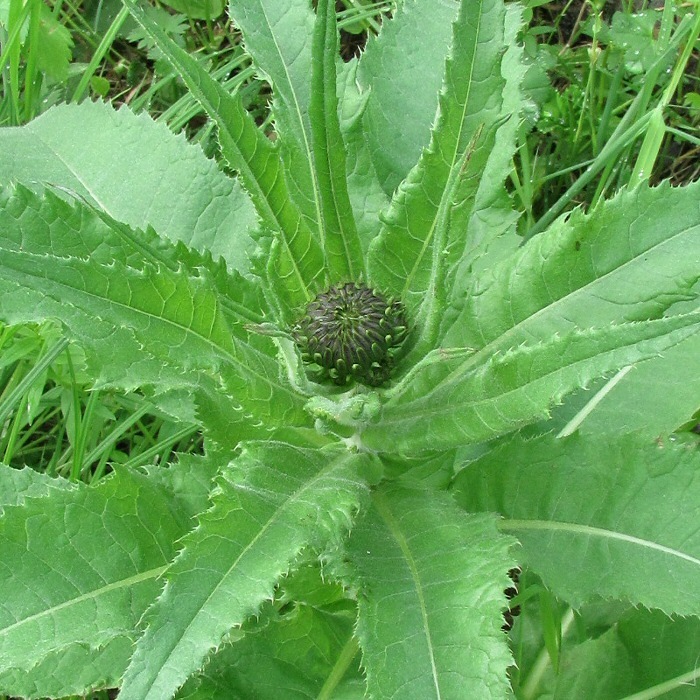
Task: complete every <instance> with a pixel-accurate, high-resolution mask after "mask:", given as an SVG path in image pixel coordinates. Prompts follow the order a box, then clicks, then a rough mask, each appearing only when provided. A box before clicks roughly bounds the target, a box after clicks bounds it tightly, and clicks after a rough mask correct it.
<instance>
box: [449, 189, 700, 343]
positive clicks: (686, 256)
mask: <svg viewBox="0 0 700 700" xmlns="http://www.w3.org/2000/svg"><path fill="white" fill-rule="evenodd" d="M699 236H700V183H699V182H696V183H693V184H691V185H689V186H687V187H677V188H673V187H671V186H670V185H668V183H666V184H663V185H660V186H659V187H656V188H653V189H651V188H648V187H646V186H641V187H639V188H637V189H635V190H632V191H625V192H623V193H622V194H619V195H618V196H617V197H615V198H614V199H612V200H610V201H608V202H605V203H602V204H600V205H599V206H598V207H597V208H596V209H595V210H594V211H593V212H592V213H590V214H583V213H582V212H581V211H580V210H577V211H575V212H574V213H573V214H571V216H570V217H562V218H560V219H558V220H557V221H556V222H555V223H554V224H553V225H552V226H551V227H550V228H549V229H548V230H547V231H546V232H544V233H542V234H540V235H539V236H537V237H535V238H534V239H533V240H531V241H530V242H528V243H527V245H525V246H523V247H522V248H521V249H519V250H518V251H517V252H516V253H515V254H513V255H511V256H510V257H508V258H505V259H504V260H503V261H502V262H500V263H499V264H498V265H494V266H492V267H491V268H488V269H484V270H483V271H482V272H481V273H480V274H479V275H478V276H477V277H475V279H474V281H473V283H472V284H471V286H470V287H469V289H468V290H467V292H466V293H465V296H464V299H463V300H462V305H463V308H462V309H461V312H460V313H459V316H458V318H457V320H456V322H455V324H454V326H453V327H452V329H451V330H450V332H449V333H448V335H447V337H446V338H445V340H444V341H443V344H444V345H446V346H448V347H472V348H488V347H489V345H490V347H491V350H490V351H491V352H495V351H496V349H498V348H500V349H502V350H503V349H506V348H507V347H513V346H515V345H518V344H519V343H523V342H528V343H529V342H532V341H534V340H544V339H546V338H550V337H551V336H552V335H553V334H555V333H562V332H566V331H568V330H570V329H572V328H586V327H589V326H594V325H603V324H605V323H619V322H621V321H630V320H639V319H647V318H656V317H658V316H661V315H662V314H663V313H664V312H665V311H666V309H668V308H669V306H671V304H673V303H674V302H676V301H682V300H685V299H687V298H688V297H689V296H690V294H691V290H692V287H693V285H694V283H695V282H696V281H697V279H698V277H700V246H698V244H697V241H698V237H699Z"/></svg>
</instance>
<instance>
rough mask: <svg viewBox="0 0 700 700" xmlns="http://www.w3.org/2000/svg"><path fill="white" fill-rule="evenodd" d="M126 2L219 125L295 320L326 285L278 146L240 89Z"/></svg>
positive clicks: (282, 296)
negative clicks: (267, 237)
mask: <svg viewBox="0 0 700 700" xmlns="http://www.w3.org/2000/svg"><path fill="white" fill-rule="evenodd" d="M126 4H127V6H128V7H129V11H130V12H131V13H132V15H133V16H134V18H135V19H136V20H137V21H138V22H139V23H140V24H141V25H142V26H143V27H144V29H145V30H146V31H147V32H148V33H149V35H150V36H151V37H152V38H153V40H154V42H155V43H156V45H157V46H158V48H159V49H160V50H161V51H162V52H163V55H164V56H165V57H166V59H167V60H168V61H169V62H170V63H171V64H172V65H173V67H174V68H175V70H177V72H178V74H179V75H180V76H181V77H182V79H183V80H184V81H185V83H186V84H187V86H188V88H189V89H190V91H191V93H192V94H193V95H194V97H195V98H196V99H197V100H198V101H199V103H200V104H201V105H202V107H203V108H204V109H205V111H206V112H207V114H208V115H209V117H210V118H211V119H212V121H213V122H214V123H215V124H216V125H217V129H218V136H219V142H220V143H221V151H222V154H223V156H224V157H225V158H226V160H227V161H228V162H229V164H230V165H231V166H232V167H233V168H235V169H236V170H237V171H238V174H239V177H240V178H241V181H242V182H243V184H244V185H245V187H246V190H247V191H248V192H249V193H250V197H251V199H252V201H253V203H254V204H255V207H256V209H257V211H258V215H259V216H260V219H261V221H262V224H263V227H264V229H265V231H266V232H267V233H268V234H271V235H273V236H275V237H276V241H277V242H278V249H277V251H276V253H275V254H274V255H273V256H272V260H273V262H272V269H271V271H270V281H271V283H272V284H273V285H275V286H276V287H277V289H278V297H279V299H278V301H279V302H281V303H282V304H283V305H284V307H285V311H286V314H287V320H288V321H293V320H296V318H297V316H298V315H299V313H300V309H303V308H304V306H305V305H306V303H307V302H308V301H310V300H311V298H312V297H313V296H314V295H313V293H312V291H311V290H312V289H314V288H315V287H316V286H317V285H319V284H321V278H322V275H323V256H322V253H321V249H320V247H319V244H318V242H317V241H316V240H315V239H314V238H313V236H312V234H311V231H310V230H309V228H308V226H307V225H306V223H305V222H304V220H303V219H302V218H301V215H300V213H299V211H298V210H297V208H296V207H295V206H294V205H293V204H292V202H291V201H290V196H289V191H288V189H287V185H286V182H285V178H284V176H283V171H282V166H281V164H280V160H279V151H278V149H277V148H275V146H274V145H273V144H272V142H271V141H270V140H269V139H268V138H267V137H266V136H265V135H264V134H263V133H262V132H261V131H260V130H259V129H258V128H257V126H256V124H255V122H254V121H253V119H252V117H251V116H250V115H249V114H248V113H247V112H246V110H245V108H244V107H243V103H242V101H241V99H240V96H239V95H238V94H233V95H231V94H229V93H228V92H227V91H226V90H225V89H224V88H223V87H222V86H221V85H220V84H219V83H218V82H216V81H215V80H214V79H213V78H212V77H211V76H210V75H209V74H208V72H207V71H206V70H205V69H204V68H203V67H202V66H201V65H200V64H199V63H197V61H195V60H194V59H193V58H192V57H191V56H190V55H189V54H188V53H187V52H186V51H183V50H182V49H180V47H178V46H177V45H176V44H175V43H174V42H173V41H172V40H170V39H169V38H168V37H167V35H165V34H164V33H163V32H162V31H161V30H160V28H159V27H158V25H157V24H156V23H155V22H153V21H152V20H151V19H150V18H149V16H148V14H147V13H146V12H144V11H143V9H142V8H140V7H139V6H138V5H137V4H136V3H134V2H131V1H130V0H126Z"/></svg>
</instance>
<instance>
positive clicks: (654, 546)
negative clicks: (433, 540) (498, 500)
mask: <svg viewBox="0 0 700 700" xmlns="http://www.w3.org/2000/svg"><path fill="white" fill-rule="evenodd" d="M497 525H498V528H499V529H500V530H504V531H506V532H517V531H522V530H541V531H552V532H561V533H571V534H576V535H581V536H582V537H597V538H600V539H605V540H616V541H620V542H624V543H626V544H631V545H637V546H640V547H643V548H645V549H651V550H654V551H657V552H661V553H662V554H667V555H669V556H672V557H675V558H677V559H681V560H683V561H687V562H689V563H691V564H693V565H695V566H697V567H699V568H700V558H698V557H694V556H692V555H691V554H686V553H685V552H682V551H680V550H678V549H675V548H674V547H668V546H666V545H663V544H660V543H658V542H654V541H652V540H648V539H645V538H642V537H637V536H635V535H628V534H626V533H624V532H618V531H616V530H611V529H609V528H604V527H597V526H595V525H583V524H580V523H570V522H566V521H562V520H541V519H532V520H517V519H513V520H499V521H498V523H497Z"/></svg>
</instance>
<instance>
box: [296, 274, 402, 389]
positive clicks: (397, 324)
mask: <svg viewBox="0 0 700 700" xmlns="http://www.w3.org/2000/svg"><path fill="white" fill-rule="evenodd" d="M407 332H408V329H407V326H406V314H405V311H404V308H403V304H401V302H399V301H396V300H394V299H388V300H387V299H385V298H384V296H382V295H381V294H380V293H379V292H377V291H376V290H372V289H370V288H369V287H367V286H365V285H363V284H360V285H357V284H355V283H354V282H348V283H347V284H344V285H342V286H338V287H331V288H330V289H329V290H328V291H327V292H323V293H321V294H319V295H318V296H317V297H316V298H315V299H314V300H313V301H312V302H311V303H310V304H309V305H308V306H307V307H306V314H305V315H304V317H303V318H302V319H301V320H300V321H299V322H298V323H297V325H296V326H295V327H294V331H293V333H294V339H295V340H296V343H297V346H298V347H299V349H300V350H301V353H302V357H303V359H304V361H306V362H313V363H315V364H316V365H318V366H319V367H321V368H322V370H323V374H324V375H325V376H327V377H330V378H331V379H332V380H333V381H334V382H335V383H336V384H341V385H343V384H347V383H348V382H350V381H351V380H353V379H354V380H355V381H358V382H360V383H361V384H367V385H368V386H380V385H382V384H384V383H385V382H386V381H387V380H388V379H389V377H390V376H391V370H392V367H393V355H394V352H395V351H396V349H397V348H398V347H399V346H400V345H401V343H402V342H403V341H404V339H405V338H406V335H407Z"/></svg>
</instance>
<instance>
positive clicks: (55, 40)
mask: <svg viewBox="0 0 700 700" xmlns="http://www.w3.org/2000/svg"><path fill="white" fill-rule="evenodd" d="M39 8H40V10H39V12H40V20H39V35H38V40H37V42H36V44H34V45H33V46H32V47H31V49H30V50H31V51H36V67H37V68H38V69H39V70H41V71H43V72H45V73H46V75H48V76H50V77H51V78H53V79H54V80H56V81H61V82H64V81H66V79H67V78H68V67H69V66H70V61H71V50H72V48H73V44H74V42H73V37H72V35H71V33H70V30H69V29H68V28H67V27H66V26H64V25H63V24H62V23H61V22H60V21H59V20H58V19H57V18H56V17H54V15H53V13H52V12H51V9H50V8H49V7H48V6H46V5H44V4H43V3H42V4H41V5H40V6H39ZM1 150H2V149H1V148H0V151H1Z"/></svg>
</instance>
